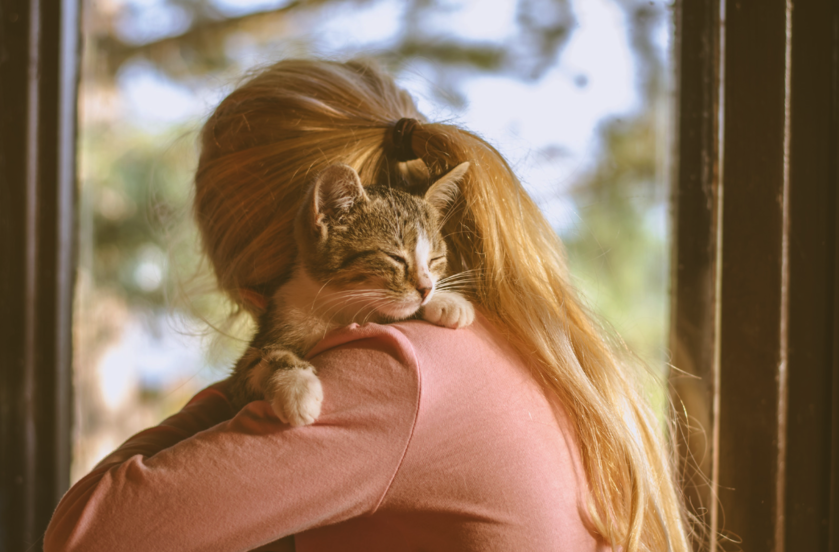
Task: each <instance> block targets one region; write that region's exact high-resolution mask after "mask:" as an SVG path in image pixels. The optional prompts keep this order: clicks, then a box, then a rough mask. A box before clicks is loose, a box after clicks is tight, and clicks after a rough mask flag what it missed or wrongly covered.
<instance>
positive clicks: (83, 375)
mask: <svg viewBox="0 0 839 552" xmlns="http://www.w3.org/2000/svg"><path fill="white" fill-rule="evenodd" d="M671 20H672V14H671V12H670V7H669V5H667V4H665V3H664V2H661V1H653V2H650V1H643V2H635V1H632V0H574V1H562V0H508V1H500V0H499V1H494V2H493V3H492V9H487V5H486V3H482V2H478V1H477V0H474V1H471V2H453V1H446V0H410V1H397V0H378V1H368V2H357V1H349V0H346V1H341V0H327V1H325V2H318V3H316V5H311V6H309V5H299V4H298V3H291V2H283V1H279V2H278V1H267V0H253V1H248V2H241V1H237V2H233V1H232V0H207V1H202V2H175V1H173V0H157V1H155V2H146V1H143V2H140V1H138V0H108V1H104V0H102V1H94V0H91V1H90V2H89V5H88V9H87V11H86V15H85V22H84V30H85V41H86V48H85V52H86V53H85V56H86V57H85V59H84V69H83V73H84V74H83V82H82V87H81V93H80V103H81V105H80V116H81V141H80V167H81V168H80V170H81V181H82V197H81V202H80V203H81V213H80V220H81V223H80V224H81V236H82V245H81V259H80V261H81V263H80V264H81V266H80V273H79V279H78V291H77V301H76V305H77V307H76V322H75V324H76V326H75V350H76V359H75V378H76V398H77V417H76V420H77V433H76V438H75V443H76V444H75V456H74V467H73V480H74V481H75V480H77V479H78V478H79V477H80V476H82V475H83V474H84V473H86V472H87V471H89V470H90V468H91V467H92V466H93V465H94V464H95V463H96V462H97V461H98V460H99V459H100V458H101V457H102V456H104V454H106V453H107V452H109V451H110V450H112V449H113V448H114V447H116V446H117V445H118V444H119V443H120V442H122V441H123V440H124V439H125V438H126V437H128V436H129V435H130V434H132V433H133V432H136V431H138V430H140V429H142V428H144V427H147V426H149V425H152V424H155V423H157V422H159V421H160V420H161V419H162V418H164V417H165V416H167V415H168V414H170V413H172V412H174V411H176V410H177V409H179V408H180V407H181V406H182V405H183V404H184V402H185V401H186V400H187V399H188V398H189V397H190V396H192V394H194V393H195V392H196V391H197V390H198V389H200V388H201V387H203V386H205V385H207V384H208V383H209V382H212V381H215V380H218V379H221V378H222V377H224V376H225V374H226V373H227V370H228V369H229V367H230V366H232V364H233V362H234V361H235V359H236V357H237V355H238V353H239V352H240V351H241V350H242V348H243V347H244V345H245V344H246V342H245V341H244V340H243V338H241V337H240V338H236V337H235V336H246V335H247V328H244V329H243V328H226V327H223V322H224V320H225V313H226V309H227V308H228V307H229V306H228V305H226V304H225V303H224V301H223V300H222V298H221V297H220V296H218V295H214V294H213V293H212V292H211V288H212V286H211V284H212V280H211V278H210V277H208V275H207V273H206V270H205V269H206V267H202V266H200V255H199V250H198V246H197V241H196V232H195V229H194V228H193V227H192V226H191V225H190V224H189V222H190V220H189V217H190V211H189V196H190V185H191V171H192V170H193V169H194V167H195V163H196V148H195V143H196V132H197V130H198V129H199V128H200V124H201V121H202V118H203V117H205V116H206V115H207V114H208V113H209V112H210V111H211V110H212V108H213V106H214V105H215V104H216V103H217V102H218V101H219V100H220V99H221V98H222V97H223V96H224V95H225V94H226V93H227V92H229V91H230V90H231V89H232V88H233V87H234V86H235V83H236V82H237V79H238V78H239V77H240V76H241V75H242V73H243V72H244V71H245V70H247V69H248V68H251V67H253V66H254V65H258V64H264V63H269V62H271V61H273V60H276V59H279V58H281V57H288V56H312V55H315V56H324V57H329V58H338V59H345V58H348V57H352V56H358V55H362V56H365V57H373V58H377V59H378V60H380V62H381V63H382V64H384V65H385V66H386V67H388V68H389V69H390V70H391V71H392V72H393V73H394V74H395V75H396V77H397V79H398V81H399V82H400V84H402V85H403V86H404V87H405V88H407V89H408V90H409V91H410V92H411V94H412V95H413V96H414V97H415V99H416V100H417V102H418V105H419V107H420V109H421V110H422V111H423V112H424V113H425V114H426V115H427V116H428V117H429V118H430V119H431V120H450V121H454V122H456V123H458V124H461V125H463V126H465V127H467V128H469V129H471V130H473V131H476V132H477V133H479V134H481V135H482V136H483V137H485V138H486V139H488V140H489V141H490V142H491V143H493V144H494V145H496V146H497V147H498V148H499V149H500V150H501V152H502V153H503V154H504V155H505V156H506V157H507V158H508V160H509V161H510V162H511V164H512V165H513V167H514V168H515V169H516V171H517V172H518V174H519V176H520V177H521V179H522V181H523V182H524V184H525V186H526V187H527V189H528V190H529V191H530V193H531V194H532V195H533V196H534V198H536V199H537V201H538V202H539V204H540V205H541V207H542V208H543V210H544V212H545V214H546V215H547V216H548V218H549V219H550V221H551V223H552V224H553V226H554V228H555V229H556V231H557V232H558V233H559V234H560V236H561V237H562V238H563V240H564V241H565V244H566V246H567V250H568V256H569V263H570V265H571V270H572V273H573V274H574V275H575V283H576V284H577V285H578V287H579V288H580V290H581V291H582V292H583V293H584V294H585V296H586V297H587V298H588V301H589V304H590V305H591V307H592V309H593V310H594V311H595V312H597V313H599V314H600V315H601V316H602V317H603V319H604V320H606V321H608V323H610V324H611V325H612V326H613V327H614V328H615V330H616V331H617V332H618V333H619V334H620V335H621V336H622V337H623V338H624V339H625V340H626V342H627V343H628V344H629V346H630V347H631V348H633V349H634V350H635V351H636V352H637V353H638V355H639V356H640V357H641V358H642V359H643V360H645V361H646V362H647V363H649V364H650V365H652V366H654V367H662V368H663V366H664V362H665V359H666V356H667V355H666V350H665V347H666V345H665V339H666V328H667V327H668V271H669V269H668V262H669V261H668V247H669V246H668V241H669V234H668V233H669V228H668V207H667V206H668V193H669V192H668V190H669V188H668V182H667V174H668V171H667V168H666V153H667V151H668V146H667V135H668V132H669V126H668V125H669V121H670V117H669V108H670V107H669V90H668V88H669V84H670V74H671V68H670V47H671ZM214 327H215V328H216V329H213V328H214ZM217 330H221V331H217ZM222 333H224V334H228V335H231V336H234V337H221V338H220V337H219V336H220V335H221V334H222ZM651 392H652V393H655V394H656V395H657V396H659V397H663V395H664V394H663V393H662V391H661V390H651Z"/></svg>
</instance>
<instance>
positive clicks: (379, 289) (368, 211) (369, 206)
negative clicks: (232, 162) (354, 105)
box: [231, 163, 475, 426]
mask: <svg viewBox="0 0 839 552" xmlns="http://www.w3.org/2000/svg"><path fill="white" fill-rule="evenodd" d="M468 168H469V163H462V164H460V165H458V166H457V167H455V168H454V169H452V170H451V171H449V172H448V173H447V174H446V175H444V176H443V177H442V178H440V179H439V180H437V181H436V182H434V183H433V184H432V185H431V186H430V187H429V188H428V191H427V192H426V193H425V195H424V197H418V196H415V195H411V194H409V193H407V192H404V191H401V190H397V189H393V188H389V187H375V186H373V187H368V188H364V187H363V186H362V185H361V180H360V178H359V176H358V173H356V172H355V170H354V169H353V168H352V167H349V166H348V165H344V164H334V165H331V166H329V167H327V168H326V169H325V170H324V171H323V172H321V173H320V174H319V175H318V176H317V177H316V178H315V180H314V184H313V185H312V186H311V188H310V189H309V191H308V193H307V195H306V198H305V200H304V202H303V205H302V206H301V208H300V210H299V212H298V214H297V217H296V219H295V227H294V237H295V241H296V242H297V249H298V254H297V259H296V262H295V266H294V269H293V272H292V275H291V277H290V278H289V279H288V281H287V282H286V283H284V284H283V285H281V286H280V287H279V288H278V289H277V290H276V291H275V292H274V293H273V294H272V296H271V298H270V300H269V301H268V304H267V308H266V310H265V312H264V314H263V315H262V317H261V319H260V324H259V330H258V332H257V334H256V336H255V337H254V339H253V340H252V341H251V344H250V346H249V348H248V350H247V351H246V352H245V354H244V355H243V356H242V358H241V359H240V360H239V362H238V363H237V364H236V366H235V368H234V371H233V375H232V376H231V380H232V381H231V395H232V403H233V406H234V408H236V410H239V409H240V408H241V407H243V406H244V405H245V404H247V403H248V402H250V401H253V400H258V399H263V398H264V399H266V400H268V401H269V402H270V403H271V406H272V408H273V410H274V412H275V413H276V415H277V417H278V418H279V419H280V420H282V421H283V422H285V423H288V424H290V425H292V426H302V425H308V424H311V423H314V421H315V420H316V419H317V418H318V416H319V415H320V410H321V403H322V401H323V389H322V387H321V383H320V380H319V379H318V376H317V373H316V370H315V368H314V367H313V366H312V364H310V363H309V362H307V361H306V360H303V357H304V356H305V354H306V353H307V352H308V351H309V350H310V349H311V348H312V347H313V346H314V345H315V344H316V343H317V342H318V341H320V340H321V339H322V338H323V336H324V335H325V334H326V333H327V332H329V331H330V330H332V329H335V328H338V327H342V326H346V325H348V324H350V323H352V322H358V323H365V322H368V321H372V322H378V323H386V322H393V321H399V320H405V319H407V318H410V317H418V318H422V319H423V320H426V321H428V322H431V323H433V324H437V325H440V326H444V327H448V328H459V327H464V326H468V325H469V324H471V323H472V321H473V320H474V317H475V311H474V308H473V306H472V304H471V303H470V302H469V301H468V300H467V299H465V298H464V297H463V296H462V295H460V294H458V293H456V292H453V291H448V290H443V289H440V290H438V289H437V286H438V284H439V283H440V282H441V279H442V278H443V276H444V275H445V273H446V269H447V262H446V244H445V241H444V240H443V237H442V235H441V228H440V226H441V225H442V220H443V213H444V211H445V210H446V209H447V208H448V207H450V205H451V203H452V202H453V200H454V199H455V198H456V197H457V195H458V191H459V188H458V183H459V181H460V180H461V179H462V178H463V175H464V174H465V173H466V171H467V169H468ZM442 287H446V286H445V285H443V286H442Z"/></svg>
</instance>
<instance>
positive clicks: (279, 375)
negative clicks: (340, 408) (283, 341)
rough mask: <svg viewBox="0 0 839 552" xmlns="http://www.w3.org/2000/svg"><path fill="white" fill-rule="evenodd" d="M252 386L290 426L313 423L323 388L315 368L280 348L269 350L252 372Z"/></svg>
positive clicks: (317, 412)
mask: <svg viewBox="0 0 839 552" xmlns="http://www.w3.org/2000/svg"><path fill="white" fill-rule="evenodd" d="M251 375H252V380H251V381H252V385H254V386H255V387H258V388H261V389H262V392H263V394H264V396H265V399H266V400H268V401H269V402H270V403H271V407H272V408H273V409H274V413H275V414H276V415H277V417H278V418H279V419H280V420H282V421H283V422H285V423H287V424H290V425H292V426H304V425H309V424H312V423H314V421H315V420H317V418H318V416H320V408H321V404H322V403H323V387H322V386H321V383H320V379H318V376H317V374H316V373H315V367H314V366H312V365H311V364H310V363H308V362H306V361H305V360H302V359H301V358H300V357H298V356H297V355H296V354H294V353H293V352H291V351H287V350H284V349H271V350H268V351H266V352H265V353H264V354H263V356H262V361H261V362H260V363H259V365H257V366H255V367H254V369H253V372H252V374H251Z"/></svg>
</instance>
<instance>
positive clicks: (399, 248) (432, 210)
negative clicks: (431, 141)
mask: <svg viewBox="0 0 839 552" xmlns="http://www.w3.org/2000/svg"><path fill="white" fill-rule="evenodd" d="M465 169H466V167H463V168H462V169H461V171H459V172H458V173H457V174H455V175H454V176H455V179H451V180H452V181H451V182H449V183H448V184H447V183H446V182H444V181H443V179H441V181H440V182H442V184H441V185H440V186H437V184H440V182H438V183H437V184H435V186H436V188H435V186H432V187H431V188H430V189H429V194H431V195H429V194H426V197H425V198H420V197H416V196H412V195H409V194H407V193H405V192H401V191H398V190H392V189H370V188H368V189H366V190H365V189H363V188H362V187H361V183H360V181H359V180H358V176H357V175H356V173H355V171H353V170H352V169H351V168H350V167H348V166H346V165H333V166H332V167H330V168H328V169H327V170H326V171H324V174H323V175H321V177H320V178H319V179H318V182H316V184H315V186H314V188H313V191H312V193H311V194H310V197H309V199H308V200H307V201H310V203H307V205H304V211H303V212H301V216H300V217H299V218H298V228H297V232H298V247H299V248H300V250H301V255H300V258H301V260H302V262H303V263H304V266H305V268H306V270H307V272H308V273H309V275H310V276H311V277H312V278H313V279H314V280H315V281H316V282H318V283H320V284H321V285H323V286H324V288H328V291H327V293H325V294H323V297H324V302H326V301H328V302H330V303H332V304H331V305H326V307H327V308H331V309H338V308H344V309H350V310H356V311H358V312H360V313H363V312H365V311H366V312H368V313H369V312H374V313H375V314H377V315H378V316H375V317H374V318H378V319H386V320H399V319H403V318H407V317H409V316H411V315H413V314H414V313H416V312H417V310H419V308H420V307H421V306H422V305H424V304H426V303H427V302H428V301H429V300H430V299H431V297H432V296H433V295H434V293H435V290H436V285H437V282H438V281H439V280H440V279H441V278H442V277H443V276H444V275H445V273H446V267H447V265H446V244H445V241H444V240H443V237H442V235H441V231H440V224H441V218H442V214H441V208H445V206H446V204H447V203H448V201H450V200H451V198H453V197H454V195H455V194H456V186H457V181H456V180H459V178H460V177H462V173H463V172H465ZM450 174H451V173H450ZM447 176H448V175H447ZM444 178H445V177H444ZM452 187H454V190H452Z"/></svg>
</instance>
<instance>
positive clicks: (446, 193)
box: [425, 161, 469, 211]
mask: <svg viewBox="0 0 839 552" xmlns="http://www.w3.org/2000/svg"><path fill="white" fill-rule="evenodd" d="M468 169H469V162H468V161H465V162H463V163H461V164H460V165H458V166H457V167H455V168H453V169H452V170H450V171H449V172H447V173H446V174H444V175H443V176H441V177H440V179H439V180H437V182H435V183H434V184H432V185H431V187H430V188H428V191H427V192H425V200H426V201H427V202H429V203H430V204H431V205H433V206H434V207H436V208H437V209H439V210H441V211H442V210H444V209H445V208H446V207H448V206H449V205H451V204H452V203H454V200H455V199H457V194H458V193H459V192H460V188H459V187H458V185H459V184H460V181H461V180H463V175H465V174H466V171H467V170H468Z"/></svg>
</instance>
